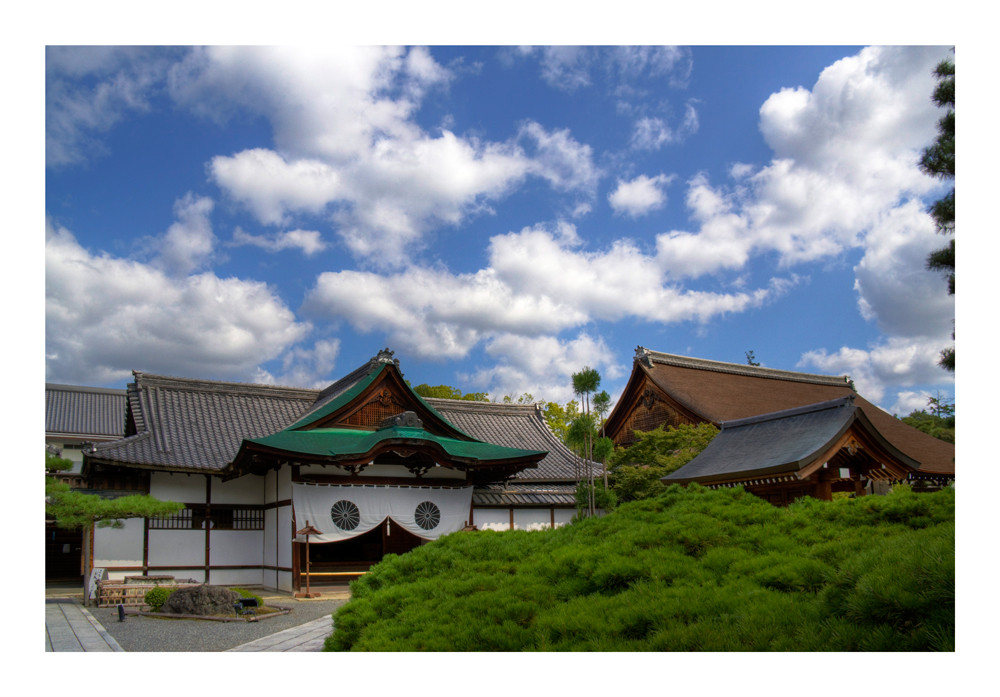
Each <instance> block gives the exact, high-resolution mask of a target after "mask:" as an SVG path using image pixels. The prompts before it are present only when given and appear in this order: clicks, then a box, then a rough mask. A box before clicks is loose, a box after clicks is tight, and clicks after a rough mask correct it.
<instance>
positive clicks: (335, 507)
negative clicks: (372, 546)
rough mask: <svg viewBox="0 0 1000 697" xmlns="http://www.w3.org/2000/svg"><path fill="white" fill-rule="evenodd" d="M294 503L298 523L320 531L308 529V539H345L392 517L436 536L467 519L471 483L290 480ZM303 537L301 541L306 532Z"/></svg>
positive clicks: (425, 535) (420, 532) (412, 529)
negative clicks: (365, 483) (311, 532)
mask: <svg viewBox="0 0 1000 697" xmlns="http://www.w3.org/2000/svg"><path fill="white" fill-rule="evenodd" d="M292 504H293V505H294V506H295V524H296V526H297V527H299V528H302V527H304V526H305V524H306V521H307V520H308V521H309V524H310V525H312V526H313V527H314V528H316V529H317V530H319V531H320V532H321V533H322V534H321V535H310V536H309V541H310V542H337V541H339V540H348V539H350V538H352V537H357V536H358V535H363V534H364V533H366V532H368V531H369V530H372V529H373V528H375V527H376V526H378V525H379V524H380V523H381V522H382V521H383V520H385V519H386V518H392V521H393V522H394V523H396V524H397V525H399V526H400V527H402V528H405V529H406V530H408V531H409V532H411V533H413V534H414V535H417V536H418V537H422V538H424V539H426V540H436V539H437V538H439V537H441V536H442V535H447V534H448V533H450V532H456V531H458V530H461V529H462V528H463V527H464V526H465V524H466V522H468V520H469V508H470V506H471V505H472V487H471V486H466V487H448V488H444V487H430V486H422V487H418V486H412V487H411V486H372V485H368V486H362V485H353V486H352V485H346V486H345V485H340V484H330V485H325V484H303V483H300V482H294V483H293V484H292ZM428 504H430V505H428ZM418 508H419V510H418ZM418 520H419V521H421V522H422V523H423V525H421V524H420V522H418ZM355 521H356V522H355ZM432 524H433V525H432ZM301 541H305V536H302V537H301Z"/></svg>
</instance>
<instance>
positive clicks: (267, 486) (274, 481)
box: [264, 472, 278, 503]
mask: <svg viewBox="0 0 1000 697" xmlns="http://www.w3.org/2000/svg"><path fill="white" fill-rule="evenodd" d="M277 495H278V473H277V472H268V473H267V474H265V475H264V503H273V502H274V501H277V500H278V499H277Z"/></svg>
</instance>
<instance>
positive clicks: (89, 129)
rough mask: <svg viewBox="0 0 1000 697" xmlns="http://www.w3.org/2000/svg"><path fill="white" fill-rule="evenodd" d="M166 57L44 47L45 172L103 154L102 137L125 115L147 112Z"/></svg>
mask: <svg viewBox="0 0 1000 697" xmlns="http://www.w3.org/2000/svg"><path fill="white" fill-rule="evenodd" d="M172 54H173V51H167V52H164V51H161V50H159V49H151V48H144V47H108V46H49V47H47V48H46V50H45V161H46V166H47V167H65V166H70V165H76V164H81V163H84V162H86V161H87V160H88V159H89V158H91V157H94V156H99V155H102V154H104V153H106V152H107V146H106V145H105V143H104V141H103V140H102V137H103V135H104V134H105V133H106V132H107V131H109V130H110V129H111V127H112V126H114V125H115V124H116V123H118V122H119V121H121V120H122V119H123V118H125V117H126V116H127V115H130V114H132V113H136V112H144V111H147V110H149V108H150V101H151V99H152V98H153V97H154V96H155V95H156V94H158V93H159V92H160V91H162V89H163V82H164V79H165V76H166V72H167V68H168V64H169V63H168V61H169V60H170V58H171V57H172Z"/></svg>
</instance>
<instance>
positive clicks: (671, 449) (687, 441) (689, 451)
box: [610, 423, 719, 502]
mask: <svg viewBox="0 0 1000 697" xmlns="http://www.w3.org/2000/svg"><path fill="white" fill-rule="evenodd" d="M718 432H719V429H717V428H716V427H715V426H713V425H712V424H710V423H701V424H698V425H696V426H692V425H690V424H682V425H680V426H668V427H666V428H664V427H663V426H657V427H656V428H654V429H653V430H652V431H636V432H635V433H636V436H638V438H639V440H638V441H637V442H635V443H633V444H632V445H630V446H629V447H627V448H619V449H617V450H615V452H614V454H613V455H612V456H611V458H610V465H611V472H610V481H611V488H612V489H613V490H614V491H615V493H616V494H617V496H618V499H619V500H620V501H622V502H625V501H636V500H638V499H645V498H649V497H651V496H657V495H659V494H660V492H662V491H663V489H664V484H663V482H661V481H660V478H661V477H665V476H667V475H668V474H670V473H671V472H674V471H675V470H678V469H680V468H681V467H682V466H683V465H686V464H687V463H688V462H690V461H691V460H693V459H694V457H695V456H696V455H697V454H698V453H700V452H701V451H702V450H704V449H705V447H706V446H707V445H708V444H709V443H711V442H712V439H713V438H715V436H716V434H717V433H718Z"/></svg>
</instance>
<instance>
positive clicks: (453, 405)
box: [424, 398, 601, 482]
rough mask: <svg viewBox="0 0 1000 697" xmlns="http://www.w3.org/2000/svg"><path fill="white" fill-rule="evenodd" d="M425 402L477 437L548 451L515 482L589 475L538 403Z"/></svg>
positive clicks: (595, 466) (566, 479)
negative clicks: (560, 438) (553, 429)
mask: <svg viewBox="0 0 1000 697" xmlns="http://www.w3.org/2000/svg"><path fill="white" fill-rule="evenodd" d="M424 401H425V402H426V403H427V404H428V405H429V406H431V407H433V408H434V409H435V410H436V411H437V412H438V413H440V414H441V415H442V416H444V417H445V418H446V419H448V421H450V422H451V423H453V424H455V426H457V427H458V428H460V429H462V430H463V431H464V432H466V433H468V434H469V435H471V436H473V437H475V438H479V439H480V440H484V441H487V442H489V443H501V444H503V445H506V446H509V447H512V448H526V449H529V450H544V451H547V452H548V454H547V455H546V456H545V458H544V459H542V461H541V462H539V463H538V466H537V467H535V468H532V469H528V470H524V471H522V472H519V473H518V474H517V475H515V477H514V481H529V480H535V481H547V482H559V481H563V482H569V481H574V482H575V481H576V480H577V477H578V476H579V477H586V468H585V466H584V461H582V460H580V459H579V458H578V457H577V456H576V454H575V453H573V451H572V450H570V449H569V448H568V447H566V445H565V444H564V443H563V442H562V441H561V440H559V438H557V437H556V435H555V434H554V433H552V431H551V430H550V429H549V426H548V424H547V423H546V422H545V416H544V414H543V413H542V410H541V407H540V406H538V405H535V404H529V405H521V404H498V403H495V402H474V401H469V400H462V399H438V398H427V399H425V400H424ZM590 464H591V467H592V468H593V470H594V472H595V474H596V473H599V472H600V471H601V465H600V463H596V462H593V463H590Z"/></svg>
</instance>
